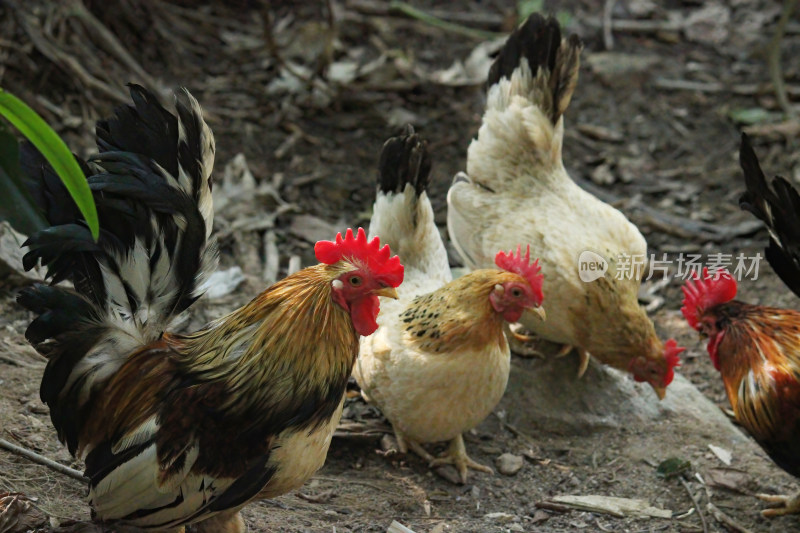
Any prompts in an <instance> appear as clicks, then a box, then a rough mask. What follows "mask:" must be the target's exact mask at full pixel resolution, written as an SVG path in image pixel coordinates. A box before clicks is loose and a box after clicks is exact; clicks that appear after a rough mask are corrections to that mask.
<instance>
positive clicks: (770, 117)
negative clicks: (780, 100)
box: [728, 107, 783, 126]
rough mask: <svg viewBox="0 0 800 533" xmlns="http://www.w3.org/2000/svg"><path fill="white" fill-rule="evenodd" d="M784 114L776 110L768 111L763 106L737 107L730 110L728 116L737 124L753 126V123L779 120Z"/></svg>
mask: <svg viewBox="0 0 800 533" xmlns="http://www.w3.org/2000/svg"><path fill="white" fill-rule="evenodd" d="M782 116H783V115H782V114H781V113H777V112H774V111H767V110H766V109H763V108H761V107H746V108H736V109H731V110H730V111H728V117H729V118H730V119H731V120H732V121H734V122H736V123H737V124H744V125H745V126H752V125H753V124H764V123H768V122H777V121H779V120H780V119H781V117H782Z"/></svg>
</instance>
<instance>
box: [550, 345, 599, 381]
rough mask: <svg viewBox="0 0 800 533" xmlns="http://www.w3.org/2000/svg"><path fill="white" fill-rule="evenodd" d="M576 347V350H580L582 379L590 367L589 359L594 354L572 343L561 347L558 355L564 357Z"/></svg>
mask: <svg viewBox="0 0 800 533" xmlns="http://www.w3.org/2000/svg"><path fill="white" fill-rule="evenodd" d="M573 348H575V351H576V352H578V357H579V359H578V379H581V378H582V377H583V375H584V374H585V373H586V369H587V368H589V359H591V358H592V354H590V353H589V352H587V351H586V350H584V349H583V348H576V347H575V346H572V345H570V344H565V345H564V346H562V347H561V349H560V350H559V351H558V353H557V354H556V357H564V356H565V355H567V354H568V353H569V352H571V351H572V349H573Z"/></svg>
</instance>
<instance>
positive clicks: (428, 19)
mask: <svg viewBox="0 0 800 533" xmlns="http://www.w3.org/2000/svg"><path fill="white" fill-rule="evenodd" d="M389 11H390V12H391V11H394V12H396V13H401V14H403V15H405V16H407V17H409V18H413V19H417V20H419V21H420V22H424V23H425V24H428V25H429V26H434V27H436V28H439V29H442V30H445V31H449V32H451V33H456V34H458V35H463V36H464V37H471V38H473V39H478V40H481V41H483V40H487V39H496V38H498V37H502V36H503V35H504V34H501V33H495V32H491V31H485V30H476V29H475V28H468V27H466V26H462V25H461V24H456V23H455V22H448V21H446V20H442V19H440V18H438V17H435V16H433V15H431V14H429V13H426V12H424V11H422V10H420V9H417V8H416V7H414V6H412V5H410V4H407V3H405V2H400V1H399V0H392V1H391V2H389Z"/></svg>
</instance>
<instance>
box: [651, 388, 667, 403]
mask: <svg viewBox="0 0 800 533" xmlns="http://www.w3.org/2000/svg"><path fill="white" fill-rule="evenodd" d="M653 390H654V391H655V392H656V396H658V399H659V400H663V399H664V396H666V395H667V388H666V387H656V386H653Z"/></svg>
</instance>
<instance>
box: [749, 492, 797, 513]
mask: <svg viewBox="0 0 800 533" xmlns="http://www.w3.org/2000/svg"><path fill="white" fill-rule="evenodd" d="M756 498H758V499H759V500H762V501H765V502H768V503H770V504H772V505H771V506H770V507H769V508H767V509H764V510H763V511H761V515H762V516H765V517H767V518H772V517H775V516H783V515H786V514H795V513H800V492H798V493H797V494H793V495H791V496H787V495H785V494H756Z"/></svg>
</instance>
